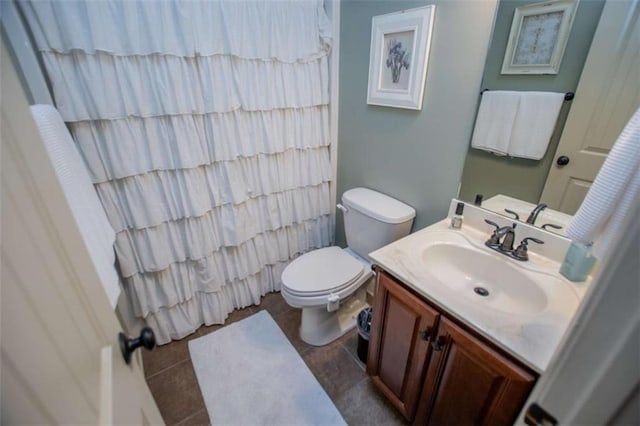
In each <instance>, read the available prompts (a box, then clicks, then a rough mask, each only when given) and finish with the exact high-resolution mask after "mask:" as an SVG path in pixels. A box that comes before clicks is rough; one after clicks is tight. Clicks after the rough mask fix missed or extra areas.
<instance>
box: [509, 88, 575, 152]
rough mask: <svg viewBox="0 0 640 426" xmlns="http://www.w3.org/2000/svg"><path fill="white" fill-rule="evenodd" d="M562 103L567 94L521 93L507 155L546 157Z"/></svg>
mask: <svg viewBox="0 0 640 426" xmlns="http://www.w3.org/2000/svg"><path fill="white" fill-rule="evenodd" d="M563 102H564V93H552V92H522V93H521V94H520V104H519V106H518V111H517V113H516V116H515V120H514V123H513V129H512V130H511V140H510V143H509V148H508V151H507V155H509V156H510V157H520V158H529V159H531V160H540V159H541V158H542V157H544V154H545V152H547V147H548V146H549V141H550V140H551V136H552V135H553V130H554V129H555V127H556V121H558V113H559V112H560V108H562V103H563Z"/></svg>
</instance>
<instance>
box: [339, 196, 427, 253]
mask: <svg viewBox="0 0 640 426" xmlns="http://www.w3.org/2000/svg"><path fill="white" fill-rule="evenodd" d="M342 204H343V205H344V207H346V211H345V213H344V231H345V234H346V237H347V244H348V245H349V248H350V249H351V250H353V251H354V252H356V253H357V254H359V255H360V256H362V257H363V258H365V259H369V257H368V254H369V253H371V252H372V251H374V250H377V249H379V248H380V247H382V246H385V245H387V244H389V243H392V242H393V241H395V240H398V239H400V238H402V237H404V236H406V235H408V234H409V232H410V231H411V225H412V224H413V219H414V218H415V216H416V211H415V209H414V208H413V207H411V206H408V205H406V204H405V203H403V202H401V201H398V200H396V199H395V198H391V197H389V196H388V195H385V194H381V193H380V192H376V191H373V190H371V189H367V188H353V189H350V190H348V191H346V192H345V193H344V194H342Z"/></svg>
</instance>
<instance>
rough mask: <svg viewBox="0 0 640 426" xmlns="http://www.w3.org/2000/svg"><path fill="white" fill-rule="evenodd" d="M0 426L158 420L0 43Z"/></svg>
mask: <svg viewBox="0 0 640 426" xmlns="http://www.w3.org/2000/svg"><path fill="white" fill-rule="evenodd" d="M0 55H1V56H0V59H1V63H2V64H1V67H2V69H1V72H0V74H1V87H0V88H1V93H2V98H1V100H0V102H1V104H2V105H1V108H0V109H1V111H2V119H1V128H0V129H1V132H2V134H1V137H2V151H1V152H2V164H1V168H0V178H1V184H2V204H1V207H2V228H1V229H2V244H1V251H2V277H1V279H2V281H1V283H2V288H1V291H2V292H1V299H2V300H1V327H2V329H1V338H0V351H1V371H2V382H1V384H0V397H1V400H2V405H1V413H0V423H2V424H15V423H21V424H137V425H140V424H161V423H162V418H161V416H160V412H159V411H158V408H157V406H156V405H155V402H154V401H153V398H152V396H151V393H150V392H149V389H148V387H147V385H146V383H145V380H144V376H143V374H142V371H141V366H140V359H139V357H138V356H134V357H133V359H132V361H131V365H126V364H125V362H124V360H123V358H122V355H121V354H120V349H119V346H118V339H117V335H118V332H119V331H120V324H119V323H118V320H117V319H116V316H115V314H114V312H113V310H112V308H111V307H110V305H109V302H108V298H107V295H106V293H105V292H104V290H103V289H102V287H101V285H100V283H99V278H98V275H97V272H96V270H95V268H94V266H93V263H92V262H91V259H90V257H89V254H88V252H87V251H86V248H85V246H84V243H83V240H82V237H81V235H80V231H79V230H78V228H77V226H76V224H75V222H74V220H73V217H72V214H71V211H70V210H69V206H68V205H67V203H66V199H65V197H64V194H63V192H62V188H61V187H60V185H59V183H58V180H57V176H56V174H55V172H54V169H53V166H52V165H51V163H50V162H49V158H48V156H47V152H46V150H45V147H44V144H43V143H42V141H41V140H40V136H39V134H38V131H37V129H36V127H35V123H34V122H33V120H32V118H31V113H30V111H29V109H28V105H27V100H26V98H25V95H24V93H23V90H22V87H21V86H20V82H19V80H18V75H17V73H16V70H15V68H14V66H13V64H12V63H11V60H10V57H9V56H8V52H7V50H6V48H5V46H4V44H3V43H2V44H1V52H0Z"/></svg>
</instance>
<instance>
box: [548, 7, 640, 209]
mask: <svg viewBox="0 0 640 426" xmlns="http://www.w3.org/2000/svg"><path fill="white" fill-rule="evenodd" d="M639 15H640V6H639V5H638V2H636V1H611V0H609V1H607V3H606V4H605V6H604V9H603V11H602V16H601V18H600V22H599V24H598V28H597V30H596V33H595V35H594V37H593V42H592V43H591V49H590V50H589V55H588V56H587V60H586V62H585V65H584V69H583V71H582V75H581V77H580V82H579V83H578V88H577V89H576V97H575V99H574V100H573V101H572V102H573V104H572V105H571V111H570V112H569V116H568V117H567V122H566V124H565V127H564V131H563V132H562V137H561V138H560V144H559V145H558V149H557V150H556V159H555V160H554V161H555V163H554V165H552V166H551V170H550V171H549V175H548V177H547V182H546V184H545V187H544V190H543V192H542V196H541V198H540V201H541V202H543V203H547V204H548V205H549V207H551V208H553V209H554V210H560V211H562V212H565V213H568V214H574V213H575V212H576V210H577V209H578V207H580V204H582V200H583V199H584V197H585V195H586V194H587V191H588V190H589V187H590V186H591V182H593V180H594V179H595V177H596V175H597V174H598V171H599V170H600V167H601V166H602V163H604V160H605V159H606V158H607V155H608V153H609V151H610V150H611V147H612V146H613V144H614V142H615V141H616V139H617V138H618V135H619V134H620V132H621V131H622V129H623V128H624V126H625V124H626V123H627V121H628V120H629V118H631V116H632V115H633V113H634V112H635V111H636V109H637V108H638V106H640V17H639ZM561 157H566V158H568V159H569V163H568V164H566V165H564V166H562V165H559V164H558V163H562V160H563V159H561Z"/></svg>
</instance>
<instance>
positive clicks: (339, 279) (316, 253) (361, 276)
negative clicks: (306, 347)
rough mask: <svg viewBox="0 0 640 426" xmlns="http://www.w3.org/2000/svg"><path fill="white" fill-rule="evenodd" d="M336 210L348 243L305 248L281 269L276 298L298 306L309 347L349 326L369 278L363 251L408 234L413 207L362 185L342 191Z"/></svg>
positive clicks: (302, 334) (361, 303) (360, 306)
mask: <svg viewBox="0 0 640 426" xmlns="http://www.w3.org/2000/svg"><path fill="white" fill-rule="evenodd" d="M338 208H339V209H340V210H342V212H343V213H344V229H345V234H346V237H347V244H348V246H349V247H347V248H345V249H342V248H340V247H335V246H334V247H325V248H321V249H318V250H313V251H310V252H308V253H306V254H303V255H302V256H300V257H298V258H297V259H295V260H294V261H293V262H291V263H290V264H289V265H288V266H287V267H286V268H285V270H284V271H283V272H282V288H281V294H282V297H283V298H284V300H285V301H286V302H287V303H288V304H289V305H290V306H293V307H295V308H302V320H301V324H300V338H301V339H302V340H304V341H305V342H307V343H309V344H310V345H314V346H322V345H326V344H328V343H330V342H332V341H333V340H335V339H337V338H338V337H340V336H342V335H343V334H345V333H346V332H347V331H349V330H351V329H352V328H353V327H355V324H356V321H355V317H356V315H357V314H358V312H359V311H360V310H362V309H363V308H364V307H365V306H366V288H367V286H368V284H369V283H371V282H372V281H373V275H374V274H373V272H372V270H371V262H370V261H369V258H368V254H369V253H371V252H372V251H374V250H376V249H378V248H380V247H382V246H385V245H387V244H389V243H391V242H393V241H395V240H397V239H400V238H402V237H404V236H406V235H408V234H409V232H410V231H411V225H412V224H413V219H414V217H415V215H416V211H415V210H414V209H413V207H410V206H408V205H406V204H404V203H402V202H400V201H398V200H396V199H394V198H391V197H389V196H387V195H385V194H381V193H379V192H376V191H373V190H371V189H367V188H353V189H350V190H348V191H346V192H345V193H344V194H342V204H338ZM365 284H367V285H365Z"/></svg>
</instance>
